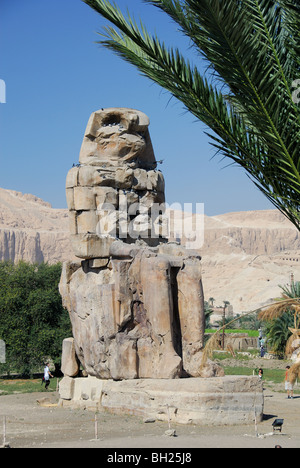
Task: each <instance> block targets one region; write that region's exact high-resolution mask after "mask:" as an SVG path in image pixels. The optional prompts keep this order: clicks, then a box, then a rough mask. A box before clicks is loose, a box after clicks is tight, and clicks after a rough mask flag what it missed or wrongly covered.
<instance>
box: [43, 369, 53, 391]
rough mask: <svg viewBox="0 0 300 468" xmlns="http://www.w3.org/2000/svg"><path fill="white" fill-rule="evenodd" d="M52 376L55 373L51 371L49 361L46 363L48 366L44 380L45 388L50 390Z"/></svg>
mask: <svg viewBox="0 0 300 468" xmlns="http://www.w3.org/2000/svg"><path fill="white" fill-rule="evenodd" d="M50 377H51V378H53V375H52V374H51V372H50V369H49V363H48V362H47V363H46V366H45V368H44V382H45V389H46V390H48V387H49V385H50Z"/></svg>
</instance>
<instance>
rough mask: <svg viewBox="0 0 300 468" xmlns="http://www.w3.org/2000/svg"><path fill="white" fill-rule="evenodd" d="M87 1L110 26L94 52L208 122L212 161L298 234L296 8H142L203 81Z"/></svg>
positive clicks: (140, 29)
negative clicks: (167, 30)
mask: <svg viewBox="0 0 300 468" xmlns="http://www.w3.org/2000/svg"><path fill="white" fill-rule="evenodd" d="M83 1H84V2H85V3H87V4H88V5H89V6H91V7H92V8H93V9H94V10H96V11H97V12H98V13H100V14H101V15H102V16H103V17H105V18H106V19H107V20H109V21H110V22H111V23H112V24H113V25H114V26H115V28H114V27H107V28H105V30H104V33H103V34H102V36H104V39H103V40H101V41H100V43H101V44H103V45H104V46H105V47H107V48H109V49H111V50H113V51H114V52H115V53H117V54H118V55H120V56H121V57H122V58H123V59H125V60H126V61H128V62H130V63H131V64H133V65H134V66H135V67H137V68H138V70H139V71H140V72H141V73H142V74H143V75H145V76H146V77H148V78H150V79H151V80H153V81H154V82H156V83H158V84H159V85H160V86H162V87H163V88H165V89H166V90H168V91H169V92H170V93H171V94H172V95H173V96H174V97H175V98H176V99H178V100H179V101H181V102H182V103H183V105H184V107H185V108H186V109H187V110H188V111H190V112H191V113H192V114H193V115H194V116H196V118H197V119H199V120H200V121H202V122H204V123H205V124H206V126H207V127H208V128H209V129H210V130H211V132H210V133H209V136H210V138H211V142H212V144H213V146H214V147H215V148H216V149H217V152H220V153H221V154H223V155H224V156H225V157H227V158H229V159H230V160H231V161H232V162H233V163H236V164H238V165H240V166H242V167H243V168H244V170H245V171H246V173H247V174H248V176H249V177H250V179H251V180H252V181H253V182H254V184H255V185H256V186H257V187H258V188H259V189H260V190H261V191H262V192H263V194H264V195H265V196H266V197H267V198H268V199H269V200H270V201H271V202H272V203H273V204H274V206H275V207H276V208H278V209H279V210H281V211H282V212H283V213H284V214H285V216H287V218H288V219H289V220H290V221H291V222H292V223H293V224H294V225H295V226H296V227H297V228H298V230H300V151H299V141H300V106H299V105H297V102H296V100H295V98H294V91H293V83H294V82H295V81H296V80H297V79H298V78H299V73H300V71H299V70H300V3H299V0H144V1H145V2H146V3H149V4H151V5H154V6H155V7H157V8H159V9H160V10H162V11H163V12H164V13H166V14H167V15H168V16H169V17H170V18H171V19H172V20H173V21H175V23H177V25H178V26H179V29H180V31H181V32H182V33H183V34H184V35H186V36H187V37H188V38H189V39H190V41H191V45H192V47H193V48H194V50H195V56H196V58H197V59H198V57H199V54H200V56H201V57H202V58H204V59H205V60H206V61H207V63H208V65H209V67H208V71H207V73H208V76H204V75H203V74H202V73H201V72H200V71H199V69H198V68H197V66H194V65H192V64H191V62H190V61H188V60H187V59H185V58H184V56H183V55H182V54H181V53H180V51H179V50H178V49H174V48H168V47H167V46H166V45H165V43H164V42H163V41H161V40H159V39H158V37H157V36H152V35H150V34H149V33H148V32H147V30H146V27H145V26H144V25H143V24H142V23H141V24H140V26H138V25H137V23H136V22H135V20H134V19H132V18H131V17H130V16H129V15H128V17H127V18H126V17H125V16H124V15H123V14H122V12H121V10H120V9H119V8H118V7H117V6H116V5H115V4H111V3H110V2H109V1H108V0H83ZM129 3H130V2H129Z"/></svg>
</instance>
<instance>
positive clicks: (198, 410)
mask: <svg viewBox="0 0 300 468" xmlns="http://www.w3.org/2000/svg"><path fill="white" fill-rule="evenodd" d="M60 397H61V399H60V404H61V405H62V406H65V407H72V408H81V409H82V408H85V409H90V410H94V411H99V410H103V411H109V412H112V413H116V414H118V413H119V414H132V415H136V416H140V417H141V418H151V419H155V420H157V421H168V418H169V417H170V420H171V422H173V423H178V424H194V425H201V426H208V425H211V426H213V425H214V426H220V425H228V426H233V425H239V424H248V423H252V422H254V420H255V416H256V418H257V421H258V422H260V421H261V420H262V417H263V410H264V397H263V388H262V382H261V381H260V379H259V378H258V377H245V376H226V377H216V378H210V379H202V378H188V379H175V380H174V379H141V380H139V379H138V380H124V381H122V382H116V381H113V380H99V379H97V378H95V377H88V378H76V379H71V378H69V377H67V378H64V379H63V380H62V381H61V383H60Z"/></svg>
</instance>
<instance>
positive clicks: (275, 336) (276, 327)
mask: <svg viewBox="0 0 300 468" xmlns="http://www.w3.org/2000/svg"><path fill="white" fill-rule="evenodd" d="M293 322H294V321H293V317H292V315H291V314H290V313H288V312H286V313H284V314H283V315H281V316H280V317H278V318H277V319H275V320H272V321H271V322H268V323H267V324H266V334H267V336H268V340H267V341H268V345H269V346H270V347H271V349H272V351H274V352H275V353H276V354H280V355H283V354H285V350H286V345H287V342H288V340H289V338H290V337H291V336H292V333H291V331H290V327H292V326H293Z"/></svg>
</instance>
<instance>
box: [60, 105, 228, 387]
mask: <svg viewBox="0 0 300 468" xmlns="http://www.w3.org/2000/svg"><path fill="white" fill-rule="evenodd" d="M148 126H149V119H148V117H147V116H146V115H145V114H143V113H142V112H139V111H134V110H131V109H115V108H113V109H106V110H101V111H98V112H95V113H93V114H92V116H91V118H90V120H89V123H88V126H87V129H86V132H85V137H84V140H83V144H82V148H81V152H80V158H79V161H80V164H79V165H78V166H76V167H73V168H72V169H71V170H70V171H69V174H68V176H67V182H66V196H67V201H68V207H69V213H70V231H71V234H72V236H71V239H72V246H73V249H74V253H75V255H76V256H77V257H79V258H80V259H81V260H82V262H81V263H78V264H76V263H65V264H64V267H63V273H62V278H61V283H60V291H61V294H62V297H63V303H64V305H65V307H66V308H67V309H68V310H69V313H70V318H71V322H72V326H73V336H74V347H75V351H76V355H77V356H78V358H79V360H80V361H81V363H82V365H83V367H84V369H85V370H86V372H87V373H88V375H90V376H95V377H98V378H101V379H114V380H124V379H130V380H132V379H144V378H149V379H153V378H154V379H174V378H180V377H183V376H193V377H199V376H201V375H202V376H206V377H207V376H208V377H211V376H215V375H223V371H222V370H221V369H220V368H219V367H218V366H216V365H214V364H213V363H207V364H206V366H205V367H203V366H201V359H202V348H203V344H204V343H203V339H204V328H205V316H204V298H203V290H202V279H201V258H200V256H199V254H198V252H194V251H190V250H186V249H185V248H183V247H181V246H180V245H177V244H176V243H171V244H168V243H167V239H166V236H167V234H168V233H167V232H166V226H167V225H166V220H165V217H164V212H165V205H164V202H165V195H164V189H165V182H164V178H163V175H162V173H161V172H160V171H157V170H156V160H155V156H154V152H153V147H152V144H151V139H150V135H149V131H148ZM72 360H73V358H72V359H70V361H72ZM72 362H73V361H72ZM66 375H70V371H68V372H66Z"/></svg>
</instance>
